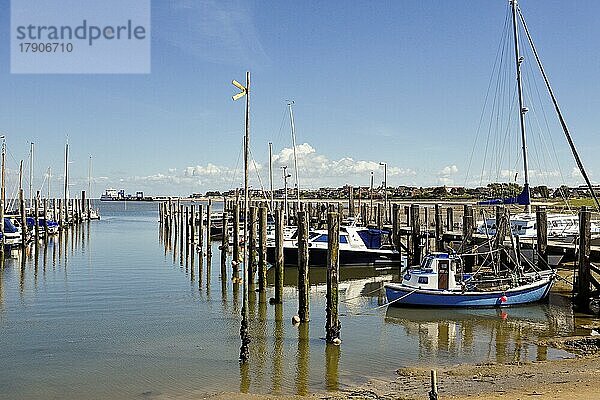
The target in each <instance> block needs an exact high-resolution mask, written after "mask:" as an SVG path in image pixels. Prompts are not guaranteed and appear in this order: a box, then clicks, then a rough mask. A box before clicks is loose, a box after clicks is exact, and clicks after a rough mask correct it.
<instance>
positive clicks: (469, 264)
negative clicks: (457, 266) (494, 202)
mask: <svg viewBox="0 0 600 400" xmlns="http://www.w3.org/2000/svg"><path fill="white" fill-rule="evenodd" d="M463 210H464V213H463V247H466V246H470V245H471V244H472V242H473V225H474V221H473V207H472V206H471V205H468V204H465V206H464V209H463ZM464 262H465V264H464V272H468V273H470V272H473V265H474V264H475V256H466V257H465V258H464Z"/></svg>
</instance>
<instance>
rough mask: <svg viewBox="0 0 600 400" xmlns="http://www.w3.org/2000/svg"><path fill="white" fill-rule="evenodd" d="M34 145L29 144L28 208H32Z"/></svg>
mask: <svg viewBox="0 0 600 400" xmlns="http://www.w3.org/2000/svg"><path fill="white" fill-rule="evenodd" d="M34 146H35V145H34V144H33V142H31V147H30V149H29V207H33V149H34Z"/></svg>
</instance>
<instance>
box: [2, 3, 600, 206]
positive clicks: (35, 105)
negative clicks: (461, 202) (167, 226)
mask: <svg viewBox="0 0 600 400" xmlns="http://www.w3.org/2000/svg"><path fill="white" fill-rule="evenodd" d="M58 3H60V2H58ZM507 3H508V2H506V1H503V0H497V1H496V0H494V1H421V0H403V1H394V2H377V3H376V2H371V1H365V2H360V1H353V2H258V1H254V2H221V1H199V0H195V1H191V0H187V1H183V0H177V1H176V0H173V1H153V3H152V27H151V30H152V46H151V51H152V67H151V68H152V72H151V73H150V74H144V75H133V74H129V75H128V74H124V75H115V74H113V75H102V74H88V75H86V74H82V75H55V74H47V75H44V74H39V75H17V74H11V73H10V63H9V57H10V54H9V35H10V32H9V29H10V13H9V2H8V1H7V0H2V2H1V4H2V7H1V17H0V18H1V19H0V26H1V28H0V35H1V37H0V40H1V43H2V44H3V45H2V50H1V51H2V53H1V55H2V60H3V62H2V63H0V90H1V92H2V93H3V96H2V97H0V110H1V111H0V131H1V132H3V133H4V134H5V135H6V137H7V144H8V147H9V152H10V154H9V159H8V161H9V167H10V168H11V169H12V170H13V171H14V170H15V169H16V168H17V167H18V160H19V159H27V158H28V151H29V143H30V142H35V143H36V159H35V172H36V173H35V178H34V186H35V187H37V188H39V187H40V186H41V184H42V179H43V177H42V175H43V173H44V171H45V170H46V169H47V168H48V167H52V170H53V171H54V174H53V175H54V177H53V182H54V183H53V186H54V187H55V188H56V189H57V190H58V188H59V184H58V181H59V180H61V179H62V174H63V167H62V165H63V146H64V143H65V138H66V135H68V138H69V143H70V145H71V149H72V151H71V159H72V161H73V162H72V164H71V168H72V169H71V176H72V178H73V179H72V183H73V188H72V190H73V191H78V190H81V189H84V188H85V180H86V177H87V164H88V157H89V156H90V155H92V156H93V160H94V161H93V176H94V182H95V183H94V193H93V195H95V196H98V195H99V194H100V192H101V191H102V190H104V189H105V188H107V187H114V188H124V189H126V190H127V191H129V192H133V191H135V190H144V191H146V192H147V193H151V194H174V195H177V194H187V193H191V192H197V191H201V192H204V191H206V190H211V189H217V190H221V189H226V188H233V187H239V186H240V185H241V182H242V171H241V167H242V161H241V143H242V134H243V102H241V101H238V102H235V103H234V102H233V101H232V100H231V95H233V94H235V93H236V89H235V88H234V87H233V86H232V85H231V83H230V82H231V80H232V79H237V80H238V81H243V79H244V76H245V71H246V70H250V71H251V72H252V104H251V111H252V112H251V117H252V121H251V130H252V139H251V141H252V155H253V158H254V159H255V163H256V168H257V169H258V171H259V172H260V175H261V180H262V182H263V184H265V185H266V184H267V182H268V176H267V172H266V169H267V159H268V158H267V155H268V153H267V150H268V147H267V143H268V142H269V141H271V142H273V144H274V153H275V154H276V166H277V167H279V166H281V165H284V164H285V165H289V166H290V167H291V166H292V164H291V162H292V161H291V158H290V154H291V151H290V147H291V139H290V135H289V119H288V116H287V114H286V111H287V107H286V100H287V99H293V100H294V101H295V106H294V114H295V122H296V132H297V141H298V145H299V146H300V147H299V148H298V152H299V155H300V156H301V160H300V166H301V176H300V180H301V182H300V184H301V185H302V186H305V187H306V186H310V187H318V186H322V185H335V186H338V185H343V184H345V183H350V184H355V185H357V184H363V185H367V184H368V182H369V176H370V171H371V170H374V171H375V174H376V182H378V181H380V180H382V179H383V170H382V168H381V167H378V163H379V162H380V161H385V162H387V163H388V165H389V170H388V185H400V184H408V185H419V186H421V185H422V186H426V185H438V184H448V185H464V184H465V183H467V185H469V186H472V185H478V184H479V183H486V180H498V179H500V180H505V181H512V180H513V179H514V176H513V175H514V172H517V171H518V170H519V166H518V163H517V162H516V161H515V156H516V155H513V156H512V159H509V160H508V161H507V164H506V165H505V166H502V168H498V171H500V170H501V171H502V172H498V171H496V172H495V174H494V173H492V172H490V171H484V169H485V168H482V167H481V165H485V163H486V162H489V159H490V157H497V156H498V154H493V155H490V156H487V158H486V159H487V160H488V161H485V160H484V161H482V160H481V159H478V157H474V158H473V159H471V156H470V155H471V152H472V148H473V146H474V142H475V138H476V137H477V130H478V124H479V120H480V116H481V115H482V109H483V104H484V99H485V94H486V90H487V88H488V85H489V83H490V76H491V74H492V70H493V66H494V60H495V57H496V55H497V51H498V45H499V43H500V37H501V35H502V32H503V26H504V21H505V17H506V12H507V7H508V5H507ZM520 5H521V8H522V9H523V12H524V14H525V18H526V19H527V22H528V25H529V29H530V31H531V32H532V34H533V36H534V39H535V41H536V45H537V47H538V51H539V53H540V55H541V57H542V59H543V62H544V65H545V67H546V70H547V72H548V74H549V76H550V80H551V82H552V85H553V88H554V89H555V91H556V94H557V96H558V99H559V102H560V104H561V108H562V109H563V112H564V113H565V116H566V120H567V123H568V124H569V126H570V128H571V130H572V133H573V136H574V137H575V141H576V144H577V146H578V148H579V150H580V153H581V156H582V158H583V160H584V162H585V164H586V166H587V169H588V172H589V173H590V175H591V176H592V178H593V179H594V180H600V160H598V158H597V157H596V154H597V153H598V150H600V146H599V142H598V140H597V137H598V134H599V133H600V128H599V126H600V125H599V124H598V119H597V118H598V113H597V110H598V109H599V108H600V80H599V79H598V72H599V70H600V51H598V50H599V49H598V38H599V37H600V25H599V24H597V16H598V15H599V14H600V3H598V2H596V1H577V2H565V1H559V0H545V1H534V0H522V1H521V2H520ZM527 62H530V63H533V60H531V59H528V60H527ZM531 66H532V67H533V65H531ZM540 89H542V87H541V86H540ZM546 113H547V117H548V121H550V122H551V123H552V124H553V125H552V127H551V132H552V135H553V139H552V143H553V147H554V148H555V149H556V152H555V154H554V153H553V154H551V155H550V161H548V162H538V163H535V162H533V163H532V164H534V167H535V169H536V172H535V173H533V174H532V184H534V185H535V184H550V185H556V184H561V183H566V184H576V183H579V181H580V179H579V177H578V176H577V175H576V174H574V173H573V167H574V165H575V164H574V162H573V161H572V160H571V157H570V153H569V150H568V148H567V146H566V142H565V140H564V138H563V137H562V136H561V135H562V134H561V132H560V131H559V130H558V125H557V124H556V123H555V119H556V118H555V117H554V115H553V114H552V110H551V109H548V110H547V111H546ZM486 134H487V133H486ZM480 135H482V134H481V133H480ZM514 136H515V137H516V136H517V132H516V131H515V132H514ZM534 138H535V136H534ZM478 142H479V143H476V144H475V148H476V150H475V154H476V155H478V156H481V155H482V154H483V153H484V150H483V149H482V148H480V146H481V143H480V142H481V141H480V140H479V139H478ZM533 142H535V140H533ZM516 146H517V144H516V142H515V143H514V146H513V148H512V150H518V148H517V147H516ZM548 147H551V146H548ZM286 148H287V149H286ZM509 150H511V149H509ZM488 151H489V149H488ZM514 153H518V151H514ZM469 164H470V165H471V167H470V168H469ZM498 165H499V164H498ZM559 166H560V171H559V168H558V167H559ZM467 172H468V174H467ZM467 175H468V176H467ZM481 175H484V177H483V178H482V177H481ZM11 176H12V177H14V175H11ZM255 176H256V174H253V181H252V184H253V186H254V187H257V186H258V185H259V182H258V180H257V179H256V178H255ZM275 176H276V179H275V186H276V187H279V186H281V184H282V182H281V181H282V179H281V178H280V176H281V173H280V170H276V171H275ZM534 178H535V179H534Z"/></svg>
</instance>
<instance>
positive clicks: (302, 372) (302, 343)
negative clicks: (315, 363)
mask: <svg viewBox="0 0 600 400" xmlns="http://www.w3.org/2000/svg"><path fill="white" fill-rule="evenodd" d="M309 333H310V324H309V323H308V322H302V323H300V325H299V326H298V351H297V352H296V359H297V366H296V394H299V395H300V396H304V395H306V394H308V378H309V364H310V335H309Z"/></svg>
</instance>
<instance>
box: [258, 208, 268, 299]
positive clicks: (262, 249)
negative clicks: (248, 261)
mask: <svg viewBox="0 0 600 400" xmlns="http://www.w3.org/2000/svg"><path fill="white" fill-rule="evenodd" d="M266 286H267V207H264V206H263V207H260V208H259V209H258V290H259V291H261V292H262V291H264V290H265V289H266Z"/></svg>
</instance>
